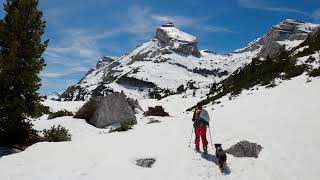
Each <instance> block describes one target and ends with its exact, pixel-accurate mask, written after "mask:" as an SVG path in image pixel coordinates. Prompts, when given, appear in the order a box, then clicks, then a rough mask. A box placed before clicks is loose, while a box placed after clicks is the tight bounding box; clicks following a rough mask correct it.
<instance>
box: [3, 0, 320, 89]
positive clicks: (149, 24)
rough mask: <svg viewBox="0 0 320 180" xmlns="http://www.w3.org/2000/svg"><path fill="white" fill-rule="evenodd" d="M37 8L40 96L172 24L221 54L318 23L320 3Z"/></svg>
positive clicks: (96, 2)
mask: <svg viewBox="0 0 320 180" xmlns="http://www.w3.org/2000/svg"><path fill="white" fill-rule="evenodd" d="M0 2H1V4H3V3H4V2H5V0H0ZM39 8H40V9H41V10H42V11H43V13H44V19H45V20H46V21H47V28H46V33H45V35H44V38H46V39H50V43H49V47H48V49H47V50H46V52H45V55H44V56H45V59H46V62H47V67H46V68H45V70H44V71H43V72H42V73H41V77H42V87H41V89H40V92H41V93H42V94H48V93H50V92H53V91H58V92H61V91H64V90H65V89H66V87H68V86H70V85H72V84H74V83H76V82H78V81H79V80H80V79H81V78H82V77H83V75H84V74H85V73H86V72H87V71H88V70H89V68H91V67H92V66H94V65H95V64H96V62H97V60H98V59H100V58H101V57H102V56H104V55H108V56H121V55H122V54H124V53H126V52H128V51H130V50H131V49H133V48H134V47H136V46H137V45H138V44H141V43H143V42H145V41H147V40H148V39H150V38H152V37H153V36H154V33H155V29H156V27H157V26H159V25H161V24H163V23H165V22H168V21H171V22H174V23H175V24H176V25H177V26H178V27H179V28H180V29H182V30H183V31H186V32H188V33H190V34H192V35H194V36H196V37H197V38H198V40H199V48H200V49H210V50H213V51H216V52H222V53H224V52H230V51H233V50H235V49H238V48H241V47H244V46H245V45H246V44H247V43H249V42H250V41H252V40H253V39H255V38H257V37H259V36H261V35H263V34H264V33H265V32H266V31H267V30H268V29H269V28H270V27H271V26H272V25H274V24H277V23H278V22H280V21H281V20H283V19H286V18H291V19H299V20H304V21H308V22H313V23H320V2H319V0H305V1H302V0H282V1H279V0H278V1H276V0H228V1H227V0H179V1H178V0H161V1H157V0H135V1H133V0H117V1H115V0H90V1H89V0H68V1H66V0H40V7H39ZM3 15H4V12H3V9H1V10H0V17H1V18H2V17H3Z"/></svg>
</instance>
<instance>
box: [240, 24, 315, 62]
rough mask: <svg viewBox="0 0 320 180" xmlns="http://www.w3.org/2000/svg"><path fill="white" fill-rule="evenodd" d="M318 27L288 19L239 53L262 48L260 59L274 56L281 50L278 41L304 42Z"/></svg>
mask: <svg viewBox="0 0 320 180" xmlns="http://www.w3.org/2000/svg"><path fill="white" fill-rule="evenodd" d="M315 28H316V25H314V24H310V23H305V22H303V21H299V20H293V19H286V20H283V21H281V22H280V23H279V24H278V25H275V26H273V27H272V28H271V29H270V30H269V31H268V32H267V34H265V35H264V36H263V37H262V38H259V39H257V40H256V41H254V42H252V43H250V44H249V46H247V47H246V48H244V49H243V50H241V51H239V52H246V51H254V50H256V49H259V48H262V50H261V52H260V53H259V54H258V56H259V57H266V56H267V55H270V56H273V55H275V54H276V53H278V52H279V50H281V47H282V46H281V45H280V44H278V43H277V41H285V40H288V41H293V40H304V39H305V38H306V37H307V36H308V34H309V33H310V32H312V31H313V30H315Z"/></svg>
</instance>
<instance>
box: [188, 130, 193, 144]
mask: <svg viewBox="0 0 320 180" xmlns="http://www.w3.org/2000/svg"><path fill="white" fill-rule="evenodd" d="M193 128H194V127H193V126H192V130H191V135H190V140H189V146H188V147H190V145H191V139H192V134H193Z"/></svg>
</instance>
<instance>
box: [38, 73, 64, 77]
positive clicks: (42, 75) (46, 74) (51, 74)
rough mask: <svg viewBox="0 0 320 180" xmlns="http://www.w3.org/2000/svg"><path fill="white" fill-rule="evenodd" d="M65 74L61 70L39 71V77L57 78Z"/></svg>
mask: <svg viewBox="0 0 320 180" xmlns="http://www.w3.org/2000/svg"><path fill="white" fill-rule="evenodd" d="M62 76H65V73H63V72H46V71H42V72H41V73H40V77H42V78H58V77H62Z"/></svg>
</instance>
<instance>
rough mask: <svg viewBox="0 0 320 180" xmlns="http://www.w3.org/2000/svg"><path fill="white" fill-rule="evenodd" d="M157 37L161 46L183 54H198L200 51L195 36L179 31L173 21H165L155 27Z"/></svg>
mask: <svg viewBox="0 0 320 180" xmlns="http://www.w3.org/2000/svg"><path fill="white" fill-rule="evenodd" d="M154 38H155V39H157V40H158V41H159V42H160V43H161V44H162V46H166V47H170V49H172V50H173V51H175V52H177V53H181V54H185V55H193V56H196V57H199V56H200V52H199V50H198V48H197V44H198V41H197V38H196V37H194V36H192V35H190V34H188V33H186V32H183V31H181V30H180V29H178V28H177V27H176V26H175V25H174V24H173V23H167V24H164V25H162V26H161V27H159V28H157V30H156V35H155V37H154Z"/></svg>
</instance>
